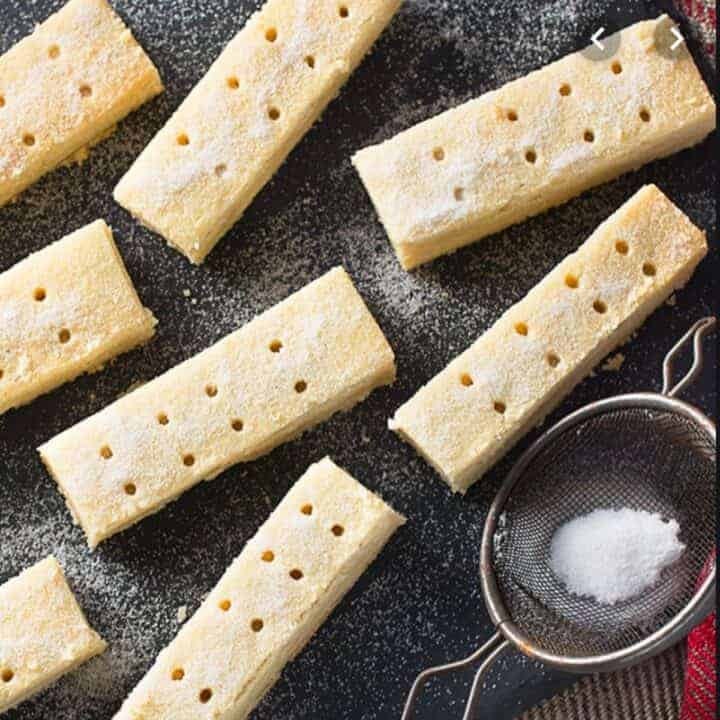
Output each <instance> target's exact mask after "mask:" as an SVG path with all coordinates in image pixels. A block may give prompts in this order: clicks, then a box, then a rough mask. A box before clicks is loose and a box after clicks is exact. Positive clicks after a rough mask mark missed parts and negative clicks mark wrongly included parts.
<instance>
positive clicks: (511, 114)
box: [507, 110, 518, 122]
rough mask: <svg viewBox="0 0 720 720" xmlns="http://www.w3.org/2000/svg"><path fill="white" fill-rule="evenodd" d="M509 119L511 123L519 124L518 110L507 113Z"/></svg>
mask: <svg viewBox="0 0 720 720" xmlns="http://www.w3.org/2000/svg"><path fill="white" fill-rule="evenodd" d="M507 119H508V120H509V121H510V122H517V120H518V114H517V111H516V110H508V111H507Z"/></svg>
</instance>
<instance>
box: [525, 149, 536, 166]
mask: <svg viewBox="0 0 720 720" xmlns="http://www.w3.org/2000/svg"><path fill="white" fill-rule="evenodd" d="M525 160H526V161H527V162H528V163H530V165H534V164H535V163H536V162H537V153H536V152H535V151H534V150H526V151H525Z"/></svg>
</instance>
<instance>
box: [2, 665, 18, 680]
mask: <svg viewBox="0 0 720 720" xmlns="http://www.w3.org/2000/svg"><path fill="white" fill-rule="evenodd" d="M14 677H15V673H14V672H13V671H12V670H11V669H10V668H4V669H3V671H2V672H1V673H0V678H2V681H3V682H5V683H9V682H10V681H11V680H12V679H13V678H14Z"/></svg>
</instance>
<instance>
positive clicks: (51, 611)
mask: <svg viewBox="0 0 720 720" xmlns="http://www.w3.org/2000/svg"><path fill="white" fill-rule="evenodd" d="M105 647H106V645H105V641H104V640H103V639H102V638H101V637H100V636H99V635H98V634H97V633H96V632H95V631H94V630H93V629H92V628H91V627H90V626H89V625H88V623H87V620H86V619H85V616H84V615H83V612H82V610H81V609H80V606H79V605H78V604H77V600H75V596H74V595H73V593H72V591H71V590H70V588H69V587H68V584H67V582H66V580H65V576H64V575H63V571H62V568H61V567H60V565H59V564H58V561H57V560H56V559H55V558H54V557H52V556H50V557H48V558H46V559H45V560H42V561H41V562H39V563H37V565H33V566H32V567H31V568H28V569H27V570H25V571H24V572H22V573H20V575H18V576H17V577H15V578H12V579H11V580H8V581H7V582H6V583H5V584H4V585H2V586H0V713H3V712H5V711H6V710H9V709H10V708H13V707H15V706H16V705H18V704H19V703H21V702H23V700H27V699H28V698H29V697H30V696H31V695H34V694H35V693H37V692H40V690H43V689H44V688H46V687H48V686H49V685H51V684H52V683H54V682H55V681H56V680H57V679H58V678H59V677H60V676H61V675H64V674H65V673H68V672H70V671H71V670H74V669H75V668H77V667H78V666H79V665H81V664H82V663H84V662H85V661H86V660H89V659H90V658H91V657H93V656H95V655H98V654H99V653H101V652H102V651H103V650H105Z"/></svg>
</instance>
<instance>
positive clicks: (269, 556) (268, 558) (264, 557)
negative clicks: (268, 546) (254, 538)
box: [260, 550, 275, 563]
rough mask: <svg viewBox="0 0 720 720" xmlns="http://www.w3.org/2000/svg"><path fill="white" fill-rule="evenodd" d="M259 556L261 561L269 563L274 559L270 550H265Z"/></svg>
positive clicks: (273, 554)
mask: <svg viewBox="0 0 720 720" xmlns="http://www.w3.org/2000/svg"><path fill="white" fill-rule="evenodd" d="M260 557H261V559H262V561H263V562H266V563H271V562H272V561H273V560H274V559H275V553H274V552H273V551H272V550H265V551H264V552H263V554H262V555H261V556H260Z"/></svg>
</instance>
